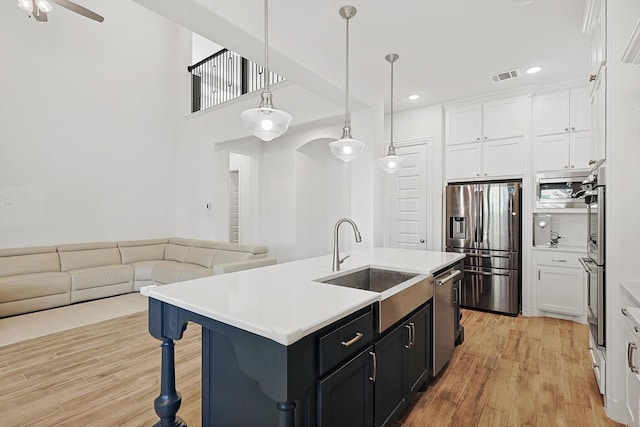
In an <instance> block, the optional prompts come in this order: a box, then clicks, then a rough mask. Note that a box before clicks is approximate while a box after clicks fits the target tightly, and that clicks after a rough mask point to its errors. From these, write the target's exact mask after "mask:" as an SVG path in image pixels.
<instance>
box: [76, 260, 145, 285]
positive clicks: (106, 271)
mask: <svg viewBox="0 0 640 427" xmlns="http://www.w3.org/2000/svg"><path fill="white" fill-rule="evenodd" d="M69 274H70V275H71V290H72V291H74V290H80V289H88V288H98V287H100V286H109V285H116V284H119V283H127V282H131V284H132V287H131V289H133V267H132V266H130V265H128V264H117V265H102V266H98V267H89V268H81V269H77V270H71V271H69Z"/></svg>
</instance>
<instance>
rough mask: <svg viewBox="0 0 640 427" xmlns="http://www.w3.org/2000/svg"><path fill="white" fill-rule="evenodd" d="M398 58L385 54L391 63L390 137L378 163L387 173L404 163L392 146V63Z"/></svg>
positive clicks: (396, 170)
mask: <svg viewBox="0 0 640 427" xmlns="http://www.w3.org/2000/svg"><path fill="white" fill-rule="evenodd" d="M398 58H400V56H399V55H398V54H397V53H390V54H389V55H387V56H385V57H384V59H386V60H387V61H388V62H389V63H390V64H391V115H390V117H391V138H390V141H391V142H390V143H389V151H388V152H387V155H386V156H385V157H382V158H380V159H378V164H379V165H380V167H381V168H382V170H384V171H385V172H387V173H396V172H398V170H399V169H400V166H401V165H402V163H404V157H400V156H397V155H396V148H395V147H394V146H393V63H394V62H396V60H397V59H398Z"/></svg>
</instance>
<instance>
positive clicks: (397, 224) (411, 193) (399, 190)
mask: <svg viewBox="0 0 640 427" xmlns="http://www.w3.org/2000/svg"><path fill="white" fill-rule="evenodd" d="M396 154H397V155H399V156H402V157H404V158H405V159H406V160H405V162H404V163H403V164H402V167H401V168H400V170H399V171H398V172H396V173H395V174H393V175H390V174H386V176H387V177H386V180H387V182H386V188H387V189H388V191H387V197H388V199H387V200H388V202H389V204H388V206H389V222H390V224H389V237H388V239H386V240H387V241H388V246H389V247H392V248H404V249H422V250H426V249H427V145H426V144H421V145H413V146H407V147H398V146H396Z"/></svg>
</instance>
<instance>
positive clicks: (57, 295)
mask: <svg viewBox="0 0 640 427" xmlns="http://www.w3.org/2000/svg"><path fill="white" fill-rule="evenodd" d="M275 263H276V260H275V258H272V257H269V256H268V254H267V248H266V247H263V246H253V245H242V244H237V243H228V242H215V241H208V240H196V239H182V238H169V239H148V240H130V241H123V242H117V243H114V242H95V243H77V244H68V245H57V246H41V247H30V248H11V249H0V317H7V316H13V315H16V314H22V313H28V312H32V311H36V310H43V309H47V308H53V307H59V306H63V305H67V304H71V303H75V302H81V301H88V300H92V299H97V298H104V297H108V296H113V295H120V294H125V293H129V292H134V291H139V290H140V287H142V286H146V285H150V284H158V285H164V284H168V283H174V282H181V281H185V280H190V279H196V278H200V277H207V276H212V275H217V274H224V273H229V272H233V271H239V270H246V269H249V268H256V267H262V266H266V265H271V264H275Z"/></svg>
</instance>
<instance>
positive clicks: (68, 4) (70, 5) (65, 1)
mask: <svg viewBox="0 0 640 427" xmlns="http://www.w3.org/2000/svg"><path fill="white" fill-rule="evenodd" d="M51 1H52V2H54V3H56V4H58V5H60V6H62V7H64V8H66V9H69V10H70V11H72V12H75V13H79V14H80V15H82V16H86V17H87V18H90V19H93V20H94V21H98V22H102V21H104V18H103V17H102V16H100V15H98V14H97V13H95V12H93V11H91V10H89V9H87V8H85V7H82V6H80V5H79V4H76V3H74V2H72V1H70V0H51Z"/></svg>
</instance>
